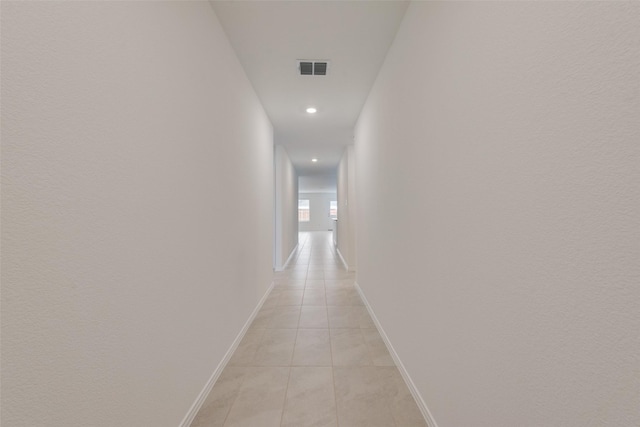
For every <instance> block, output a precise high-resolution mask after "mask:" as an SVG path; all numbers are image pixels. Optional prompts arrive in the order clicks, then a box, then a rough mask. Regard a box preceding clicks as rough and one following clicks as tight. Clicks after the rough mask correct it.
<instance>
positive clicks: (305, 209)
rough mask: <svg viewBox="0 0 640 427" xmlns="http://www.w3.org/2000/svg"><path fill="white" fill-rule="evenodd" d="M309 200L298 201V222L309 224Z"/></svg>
mask: <svg viewBox="0 0 640 427" xmlns="http://www.w3.org/2000/svg"><path fill="white" fill-rule="evenodd" d="M309 218H310V215H309V200H302V199H298V221H300V222H309Z"/></svg>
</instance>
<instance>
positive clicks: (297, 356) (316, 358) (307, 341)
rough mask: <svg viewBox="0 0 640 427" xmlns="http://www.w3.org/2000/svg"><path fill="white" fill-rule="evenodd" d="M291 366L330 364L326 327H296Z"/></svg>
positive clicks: (328, 339) (329, 344) (328, 338)
mask: <svg viewBox="0 0 640 427" xmlns="http://www.w3.org/2000/svg"><path fill="white" fill-rule="evenodd" d="M291 363H292V365H293V366H331V338H330V335H329V330H328V329H298V335H297V337H296V346H295V349H294V351H293V361H292V362H291Z"/></svg>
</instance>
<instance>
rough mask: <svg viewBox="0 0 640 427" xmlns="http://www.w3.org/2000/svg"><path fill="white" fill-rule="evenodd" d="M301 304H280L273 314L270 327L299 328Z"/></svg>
mask: <svg viewBox="0 0 640 427" xmlns="http://www.w3.org/2000/svg"><path fill="white" fill-rule="evenodd" d="M299 319H300V306H280V307H277V309H276V310H275V311H274V312H273V314H272V315H271V320H270V321H269V324H268V327H269V328H273V329H285V328H294V329H295V328H297V327H298V320H299Z"/></svg>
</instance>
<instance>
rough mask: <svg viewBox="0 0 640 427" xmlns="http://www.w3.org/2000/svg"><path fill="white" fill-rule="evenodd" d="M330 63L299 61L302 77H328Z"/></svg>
mask: <svg viewBox="0 0 640 427" xmlns="http://www.w3.org/2000/svg"><path fill="white" fill-rule="evenodd" d="M328 65H329V63H328V61H310V60H309V61H306V60H305V61H298V70H300V75H301V76H326V75H327V68H328Z"/></svg>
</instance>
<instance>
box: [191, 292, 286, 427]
mask: <svg viewBox="0 0 640 427" xmlns="http://www.w3.org/2000/svg"><path fill="white" fill-rule="evenodd" d="M274 285H275V282H271V285H269V288H268V289H267V291H266V292H265V293H264V295H263V296H262V298H261V299H260V301H259V302H258V305H256V308H255V309H254V310H253V312H252V313H251V315H250V316H249V319H248V320H247V321H246V322H245V324H244V326H243V327H242V329H241V330H240V333H238V336H236V339H235V340H234V341H233V343H232V344H231V347H229V349H228V350H227V352H226V353H225V355H224V357H223V358H222V360H221V361H220V363H218V366H216V369H215V370H214V371H213V373H212V374H211V377H209V380H208V381H207V383H206V384H205V386H204V388H203V389H202V391H200V393H199V394H198V397H197V398H196V400H195V402H193V404H192V405H191V408H189V411H188V412H187V414H186V415H185V416H184V418H183V419H182V421H181V422H180V427H189V426H190V425H191V423H192V422H193V420H194V419H195V417H196V415H197V414H198V411H200V408H201V407H202V405H203V404H204V401H205V400H206V399H207V396H209V393H210V392H211V389H213V386H214V385H215V383H216V381H218V378H220V374H222V371H223V370H224V368H226V367H227V364H228V363H229V360H231V356H232V355H233V353H234V352H235V351H236V349H237V348H238V346H239V345H240V341H242V339H243V338H244V336H245V334H246V333H247V331H248V330H249V326H251V323H252V322H253V319H255V317H256V316H257V315H258V312H259V311H260V309H261V308H262V305H263V304H264V302H265V301H266V300H267V297H268V296H269V294H270V293H271V290H272V289H273V287H274Z"/></svg>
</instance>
